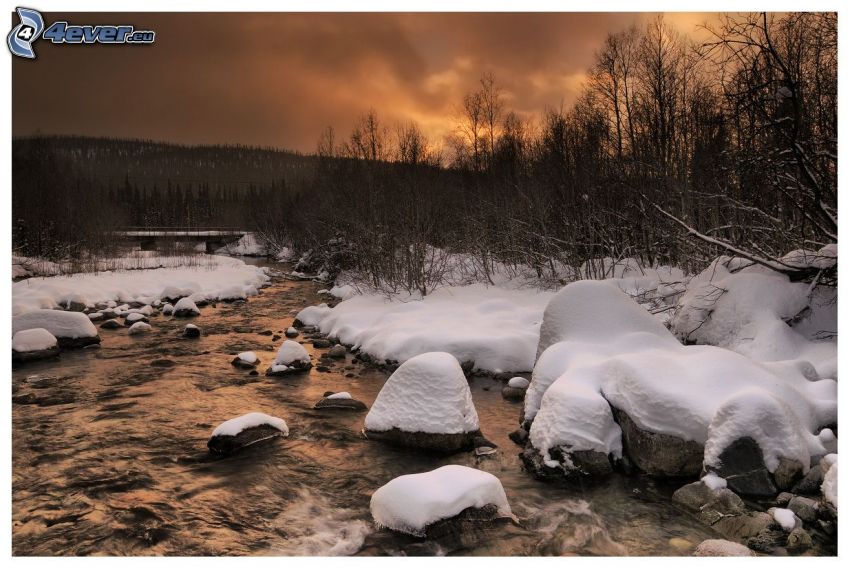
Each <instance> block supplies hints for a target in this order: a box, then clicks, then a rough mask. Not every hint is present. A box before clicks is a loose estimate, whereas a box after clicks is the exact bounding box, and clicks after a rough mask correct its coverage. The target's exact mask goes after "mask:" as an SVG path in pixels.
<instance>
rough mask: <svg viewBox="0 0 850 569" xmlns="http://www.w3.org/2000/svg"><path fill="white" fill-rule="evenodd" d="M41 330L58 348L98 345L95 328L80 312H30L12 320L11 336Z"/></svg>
mask: <svg viewBox="0 0 850 569" xmlns="http://www.w3.org/2000/svg"><path fill="white" fill-rule="evenodd" d="M33 328H43V329H45V330H47V331H48V332H50V333H51V334H52V335H53V336H54V337H55V338H56V339H57V341H58V343H59V347H60V348H80V347H84V346H88V345H90V344H97V343H100V336H98V334H97V328H95V327H94V324H92V322H91V320H89V317H88V316H86V315H85V314H83V313H82V312H66V311H64V310H32V311H30V312H25V313H23V314H19V315H17V316H14V317H13V318H12V334H13V335H14V334H17V333H18V332H20V331H22V330H30V329H33Z"/></svg>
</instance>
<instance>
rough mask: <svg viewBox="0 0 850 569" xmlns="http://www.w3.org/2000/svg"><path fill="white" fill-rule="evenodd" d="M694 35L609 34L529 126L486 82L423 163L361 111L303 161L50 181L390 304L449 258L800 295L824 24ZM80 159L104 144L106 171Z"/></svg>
mask: <svg viewBox="0 0 850 569" xmlns="http://www.w3.org/2000/svg"><path fill="white" fill-rule="evenodd" d="M711 31H712V34H713V39H711V40H710V41H709V42H708V43H705V44H701V45H696V44H693V43H692V42H691V41H690V40H688V39H687V38H685V37H682V36H680V35H679V34H677V33H676V32H675V31H674V30H673V29H672V28H671V27H669V26H668V25H667V24H666V23H665V22H664V20H663V19H662V18H658V19H656V20H654V21H652V22H650V23H649V24H647V25H646V26H645V27H643V28H630V29H626V30H622V31H619V32H617V33H613V34H611V35H609V36H608V37H607V38H606V39H605V41H604V42H603V43H602V45H600V48H599V51H598V53H597V57H596V62H595V64H594V65H593V67H592V68H591V69H590V70H589V73H588V80H587V81H586V84H585V87H584V89H583V91H582V93H581V94H580V96H579V97H578V100H577V101H576V103H575V104H574V105H573V106H572V107H571V108H550V109H546V110H544V111H543V112H542V114H541V115H540V116H538V117H528V116H520V115H519V114H517V113H515V112H512V111H511V109H510V108H509V107H508V104H507V100H508V99H507V97H505V95H504V93H503V91H502V89H501V88H500V86H499V83H498V81H497V78H496V77H494V76H493V75H492V74H490V73H487V74H485V75H484V76H483V77H482V78H481V81H480V83H479V86H478V88H477V89H476V90H474V91H473V92H471V93H469V94H467V95H466V96H465V97H464V98H463V100H462V101H458V102H457V105H458V113H457V115H458V117H457V121H456V122H457V125H456V129H455V131H454V133H453V135H452V136H451V137H449V138H448V139H447V140H446V141H444V142H445V144H444V145H442V144H441V145H440V146H438V144H437V142H436V141H429V140H428V139H427V137H426V136H425V135H424V134H423V132H422V131H421V130H420V128H419V127H418V126H417V125H416V124H414V123H408V124H400V125H388V124H385V123H384V122H383V121H382V120H381V119H380V113H379V111H378V110H371V111H369V112H368V113H367V114H366V115H364V116H363V117H362V119H361V120H360V121H358V123H357V124H356V125H354V128H353V129H352V131H351V132H350V133H348V134H346V135H342V136H338V135H337V133H336V132H334V130H333V129H331V128H328V129H326V130H325V131H324V132H322V133H321V136H320V137H319V142H318V146H317V152H316V156H311V157H307V156H298V155H295V154H288V153H277V154H276V153H275V152H274V151H269V150H262V149H246V148H228V147H208V148H184V147H174V146H167V145H159V147H157V145H155V144H152V143H150V144H149V143H138V142H123V141H101V142H99V143H97V144H95V143H93V142H85V143H83V142H79V143H78V146H79V149H78V148H76V147H74V144H70V146H71V147H74V150H73V152H74V153H76V154H73V155H72V156H76V157H77V159H76V160H72V162H78V163H86V166H85V167H83V168H79V167H77V168H74V167H70V166H60V165H65V164H67V162H68V157H69V151H63V154H62V159H60V160H57V161H56V162H57V164H60V165H57V166H55V167H54V166H50V167H49V168H48V169H47V171H49V172H53V173H54V174H55V175H59V176H62V180H63V182H62V183H63V184H64V185H65V186H66V187H68V188H73V189H74V191H70V190H69V192H70V193H73V195H74V196H78V195H79V194H78V193H77V192H79V191H81V190H80V188H81V187H82V186H83V184H82V183H81V182H80V180H90V181H92V183H91V184H90V186H86V187H85V188H84V189H83V190H82V192H83V193H86V194H92V195H98V193H97V192H98V191H101V192H102V193H101V194H99V196H100V198H93V199H95V200H98V199H103V201H104V202H105V203H107V204H109V206H108V207H110V208H112V209H111V210H109V212H108V213H107V214H106V215H103V214H100V215H99V218H100V219H101V220H102V219H103V218H104V217H106V218H108V219H111V220H120V221H121V223H128V224H152V225H155V224H169V223H175V224H185V223H187V220H189V219H191V220H192V221H191V222H193V223H199V224H201V223H207V222H210V223H213V222H214V223H216V224H248V225H250V226H251V227H253V228H255V229H257V230H258V231H259V232H260V234H261V236H263V237H264V238H265V239H267V240H268V241H270V242H271V243H273V244H275V245H279V246H284V245H285V246H291V247H293V248H295V249H296V250H302V251H306V250H310V249H312V250H313V251H314V252H315V253H316V254H317V257H318V258H321V257H322V256H323V255H324V256H325V257H327V256H329V255H330V256H333V257H334V259H333V261H334V263H335V264H339V265H342V266H345V267H347V268H349V269H352V270H354V271H357V272H359V273H360V274H361V275H362V277H363V280H364V281H366V282H369V283H371V284H372V285H374V286H376V287H378V288H382V289H388V290H398V289H400V288H401V289H407V290H419V291H423V292H427V291H428V290H429V289H430V288H432V287H433V286H436V285H438V284H439V283H440V282H441V279H442V277H443V274H444V272H445V264H446V255H447V254H448V253H449V252H463V253H469V254H470V255H469V258H470V259H471V262H472V263H473V268H474V270H475V271H476V272H477V273H478V276H479V277H481V278H484V279H486V278H489V275H490V272H491V271H492V270H493V267H494V266H495V263H500V264H502V265H507V266H509V267H511V266H514V267H519V266H524V267H532V268H534V269H536V271H537V273H538V275H539V276H540V278H541V279H547V278H555V277H557V276H558V275H559V274H561V273H562V271H563V268H564V267H578V266H579V265H581V263H582V262H584V261H586V260H588V259H593V258H599V257H613V258H624V257H635V258H639V259H641V260H642V261H643V262H645V263H657V262H663V263H672V264H677V265H680V266H683V267H685V268H693V269H695V268H700V267H702V266H704V264H705V262H706V261H707V260H709V259H711V258H713V257H715V256H717V255H719V254H734V255H738V256H744V257H747V258H749V259H750V260H751V261H753V262H756V263H760V264H763V265H766V266H769V267H771V268H773V269H776V270H780V271H783V272H787V273H789V274H792V276H794V277H795V278H806V277H803V276H801V275H800V274H799V271H798V270H797V269H796V268H795V267H791V266H788V265H787V264H785V263H783V261H782V259H781V256H782V255H783V254H784V253H786V252H788V251H790V250H793V249H796V248H808V249H815V250H817V249H818V248H820V247H821V246H822V245H824V244H826V243H830V242H836V241H837V217H836V216H837V209H836V208H837V16H836V15H835V14H809V13H805V14H804V13H797V14H789V15H784V16H771V15H764V14H752V15H735V16H729V17H726V18H725V19H723V20H722V21H721V22H720V23H719V24H717V25H715V26H714V28H713V29H712V30H711ZM27 144H33V141H31V140H29V141H28V142H27ZM86 144H95V146H97V145H98V144H99V145H100V146H99V147H102V146H110V145H112V146H111V148H110V150H109V152H110V154H109V158H104V157H101V158H100V159H95V160H92V159H91V150H90V149H89V150H85V149H83V146H85V145H86ZM22 145H23V141H18V142H17V143H16V145H15V149H16V154H15V163H14V170H15V184H16V185H15V187H14V192H13V193H14V194H15V195H16V201H15V216H16V218H18V219H27V217H26V216H24V215H23V214H22V213H21V211H22V210H19V204H18V198H17V195H18V194H20V193H22V192H21V191H20V190H19V185H18V184H19V183H22V184H31V185H36V186H37V185H38V182H36V181H33V180H32V179H30V178H27V179H26V180H24V179H22V178H21V177H19V172H18V170H19V169H20V168H19V165H20V164H23V163H25V162H26V160H28V159H29V160H32V158H31V156H32V153H31V152H30V153H22V154H23V156H21V157H19V156H18V152H17V151H18V148H19V147H20V146H22ZM154 147H157V149H156V150H150V149H151V148H154ZM146 148H147V150H145V149H146ZM151 155H161V158H160V159H159V160H158V161H157V160H153V159H151ZM103 160H106V161H108V162H109V163H110V166H109V167H108V168H107V169H106V170H105V169H103V168H101V167H100V166H99V165H98V162H99V161H103ZM236 162H239V164H234V163H236ZM224 164H229V165H231V166H232V169H231V168H230V167H225V166H223V165H224ZM60 168H66V170H67V172H61V173H60V172H59V170H58V169H60ZM86 168H87V169H86ZM106 171H108V173H109V174H108V176H106V177H104V173H105V172H106ZM236 171H239V172H240V175H239V176H240V177H242V178H243V180H241V182H240V181H239V180H237V181H235V182H234V181H233V178H234V175H233V173H234V172H236ZM261 173H262V174H261ZM264 176H265V177H264ZM36 177H37V178H43V177H44V174H43V173H39V174H38V175H37V176H36ZM228 180H229V181H230V182H228ZM178 184H179V188H180V189H179V191H178V190H177V187H178ZM95 188H101V189H100V190H97V189H95ZM154 188H155V191H154ZM86 190H87V191H86ZM169 192H172V193H169ZM128 196H129V197H128ZM24 199H32V200H35V202H34V203H42V202H41V200H38V199H36V198H30V197H27V198H24ZM85 204H86V202H85V200H84V199H80V202H79V203H76V204H74V205H73V206H72V209H74V208H75V209H74V211H78V210H79V209H80V208H83V209H85V210H87V208H88V206H86V205H85ZM187 208H188V209H190V210H192V213H191V214H189V213H185V214H179V215H177V217H174V215H175V212H180V211H183V210H185V209H187ZM57 211H58V212H63V213H67V210H66V208H63V207H58V208H57ZM93 211H103V208H97V207H94V208H93ZM140 211H141V212H142V213H140ZM145 212H152V213H151V214H150V215H152V216H153V217H151V216H147V217H145ZM166 212H168V213H167V214H166ZM140 215H141V216H142V217H139V216H140ZM180 215H183V217H180ZM169 216H170V217H169ZM45 217H46V218H47V219H53V217H52V214H51V215H47V216H45ZM178 219H179V221H178ZM16 231H18V230H17V228H16ZM71 235H73V232H72V233H71ZM15 245H16V247H24V246H25V245H24V242H22V241H21V240H20V239H19V234H17V233H16V238H15ZM26 247H29V248H28V249H27V250H29V251H33V249H32V248H31V245H30V242H29V241H27V242H26ZM807 277H808V278H810V277H811V275H807ZM819 278H823V276H821V277H819Z"/></svg>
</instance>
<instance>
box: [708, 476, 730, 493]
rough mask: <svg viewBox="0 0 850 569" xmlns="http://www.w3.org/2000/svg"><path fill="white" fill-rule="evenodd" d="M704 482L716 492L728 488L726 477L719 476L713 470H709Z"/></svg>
mask: <svg viewBox="0 0 850 569" xmlns="http://www.w3.org/2000/svg"><path fill="white" fill-rule="evenodd" d="M702 483H703V484H705V485H706V486H708V487H709V488H711V489H712V490H714V491H715V492H716V491H718V490H722V489H724V488H726V479H725V478H721V477H719V476H718V475H716V474H715V473H713V472H709V473H708V474H706V475H705V476H703V477H702Z"/></svg>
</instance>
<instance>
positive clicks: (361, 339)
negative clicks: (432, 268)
mask: <svg viewBox="0 0 850 569" xmlns="http://www.w3.org/2000/svg"><path fill="white" fill-rule="evenodd" d="M550 297H551V293H549V292H540V291H535V290H506V289H500V288H496V287H486V286H484V285H470V286H464V287H446V288H442V289H439V290H437V291H435V292H433V293H431V294H429V295H428V296H426V297H425V298H424V299H419V298H415V297H413V296H406V297H402V296H399V297H396V298H394V299H392V300H388V299H387V298H385V297H383V296H381V295H377V294H375V295H360V296H353V297H351V298H349V299H348V300H344V301H342V302H340V303H339V304H338V305H337V306H336V307H334V308H333V309H331V308H329V307H328V306H327V305H326V304H321V305H319V306H311V307H308V308H305V309H304V310H302V311H301V312H299V313H298V315H297V318H298V320H300V321H301V322H303V323H304V324H307V325H315V326H318V327H319V329H320V330H321V331H322V332H323V333H324V334H327V335H329V336H334V337H336V338H339V339H340V341H341V342H342V343H344V344H347V345H352V346H354V347H355V348H359V349H360V350H362V351H364V352H366V353H368V354H370V355H372V356H373V357H375V358H377V359H379V360H387V359H392V360H396V361H399V362H403V361H406V360H408V359H410V358H412V357H414V356H417V355H419V354H423V353H426V352H434V351H442V352H448V353H450V354H452V355H454V356H455V357H456V358H457V359H458V360H459V361H474V362H475V367H476V368H479V369H482V370H488V371H493V372H499V371H529V370H531V368H532V366H533V365H534V351H535V349H536V347H537V335H538V329H539V325H540V317H541V314H542V312H543V307H544V306H545V304H546V302H547V301H548V299H549V298H550Z"/></svg>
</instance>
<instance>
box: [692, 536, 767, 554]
mask: <svg viewBox="0 0 850 569" xmlns="http://www.w3.org/2000/svg"><path fill="white" fill-rule="evenodd" d="M754 555H755V554H754V553H753V552H752V550H751V549H750V548H749V547H747V546H746V545H741V544H740V543H736V542H734V541H729V540H727V539H707V540H705V541H703V542H702V543H700V544H699V545H697V548H696V549H695V550H694V557H753V556H754Z"/></svg>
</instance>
